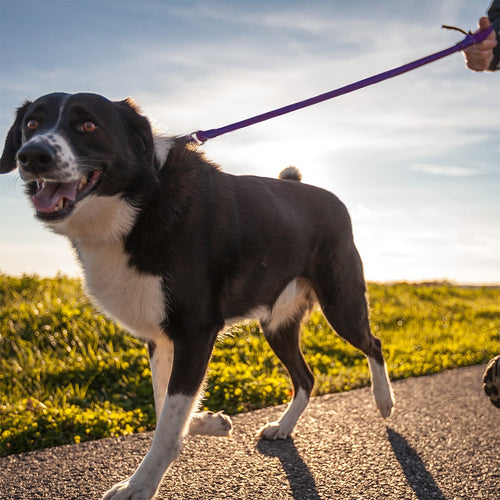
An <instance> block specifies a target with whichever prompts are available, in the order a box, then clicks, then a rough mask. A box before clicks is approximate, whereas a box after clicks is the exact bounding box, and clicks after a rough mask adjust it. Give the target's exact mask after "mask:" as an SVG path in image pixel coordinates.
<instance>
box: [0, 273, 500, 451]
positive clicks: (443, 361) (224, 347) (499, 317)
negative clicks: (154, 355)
mask: <svg viewBox="0 0 500 500" xmlns="http://www.w3.org/2000/svg"><path fill="white" fill-rule="evenodd" d="M369 297H370V304H371V324H372V328H373V331H374V333H375V334H376V335H377V336H379V337H380V338H381V339H382V341H383V343H384V351H385V355H386V358H387V362H388V366H389V372H390V375H391V378H392V379H393V380H395V379H399V378H404V377H411V376H419V375H426V374H430V373H435V372H439V371H442V370H446V369H449V368H455V367H459V366H468V365H473V364H478V363H484V362H486V361H487V360H488V359H489V358H490V357H492V356H493V355H494V354H497V353H500V289H497V288H461V287H455V286H451V285H447V284H431V285H411V284H404V283H401V284H390V285H388V284H369ZM303 349H304V352H305V355H306V358H307V360H308V362H309V364H310V365H311V367H312V369H313V371H314V374H315V376H316V386H315V393H316V394H325V393H328V392H335V391H346V390H349V389H352V388H355V387H361V386H364V385H367V384H368V383H369V377H368V367H367V363H366V361H365V359H364V356H363V355H362V354H361V353H360V352H359V351H357V350H356V349H354V348H352V347H351V346H350V345H348V344H347V343H346V342H344V341H343V340H341V339H340V338H339V337H338V336H336V335H335V334H334V333H333V332H332V331H331V329H330V328H329V326H328V325H327V324H326V323H325V321H324V320H323V318H322V316H321V314H320V313H319V312H314V313H313V314H312V316H311V318H310V319H309V321H307V322H306V323H305V324H304V329H303ZM478 384H479V381H478ZM205 395H206V399H205V401H204V406H205V408H206V409H210V410H214V411H218V410H224V411H225V412H227V413H229V414H234V413H238V412H243V411H248V410H252V409H255V408H259V407H263V406H268V405H274V404H279V403H283V402H286V401H288V400H289V398H290V396H291V387H290V383H289V380H288V377H287V376H286V373H285V371H284V369H283V368H282V367H281V365H280V364H279V363H278V361H277V359H276V358H275V357H274V355H273V354H272V353H271V351H270V349H269V347H268V346H267V344H266V343H265V341H264V340H263V337H262V335H261V334H260V332H259V328H258V326H257V324H253V323H250V324H245V325H240V326H237V327H235V328H233V329H232V330H231V334H230V335H228V336H226V337H225V338H224V339H223V340H222V341H220V342H219V343H218V344H217V346H216V348H215V351H214V356H213V359H212V362H211V364H210V373H209V379H208V384H207V387H206V393H205ZM154 425H155V417H154V407H153V393H152V388H151V372H150V370H149V364H148V356H147V350H146V348H145V347H144V345H143V344H142V343H141V342H139V341H138V340H136V339H134V338H132V337H130V336H128V335H126V334H125V333H124V332H123V331H122V330H121V329H120V327H119V326H117V325H116V324H114V323H112V322H110V321H108V320H107V319H106V318H105V317H104V316H103V315H102V314H100V313H99V312H98V311H97V310H96V309H95V308H93V307H92V305H91V303H90V302H89V300H88V299H87V298H86V297H85V295H84V293H83V291H82V287H81V283H80V282H79V281H78V280H74V279H69V278H65V277H62V276H59V277H56V278H53V279H42V278H38V277H36V276H23V277H20V278H15V277H9V276H5V275H1V274H0V456H2V455H7V454H10V453H18V452H21V451H28V450H34V449H39V448H44V447H50V446H54V445H59V444H65V443H75V442H76V443H78V442H80V441H86V440H91V439H99V438H102V437H108V436H118V435H122V434H129V433H132V432H140V431H144V430H148V429H153V428H154Z"/></svg>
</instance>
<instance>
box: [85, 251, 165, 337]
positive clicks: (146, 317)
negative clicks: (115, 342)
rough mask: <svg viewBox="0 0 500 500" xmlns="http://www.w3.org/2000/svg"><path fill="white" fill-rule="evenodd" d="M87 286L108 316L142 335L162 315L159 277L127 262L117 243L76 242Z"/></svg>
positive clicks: (148, 333)
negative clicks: (137, 269) (80, 243)
mask: <svg viewBox="0 0 500 500" xmlns="http://www.w3.org/2000/svg"><path fill="white" fill-rule="evenodd" d="M79 253H80V260H81V261H82V265H83V268H84V270H85V282H86V286H87V290H88V291H89V294H90V295H92V297H94V298H95V300H96V301H97V303H98V304H99V305H100V306H101V307H102V308H103V309H104V311H105V312H106V313H108V314H109V315H110V316H111V317H112V318H114V319H116V320H117V321H118V322H119V323H121V324H122V325H123V326H124V327H125V328H127V329H128V330H130V332H131V333H133V334H136V335H137V336H139V337H141V338H145V339H150V338H153V337H155V336H156V334H157V333H158V330H159V325H160V323H161V322H162V321H163V320H164V319H165V303H164V295H163V292H162V287H161V279H160V278H159V277H157V276H152V275H149V274H143V273H139V272H138V271H136V270H135V269H134V268H132V267H130V266H129V263H128V256H127V254H126V253H125V252H124V251H123V246H122V245H121V244H120V243H113V244H110V243H108V244H107V245H101V246H100V245H95V244H90V245H89V244H87V245H81V246H79Z"/></svg>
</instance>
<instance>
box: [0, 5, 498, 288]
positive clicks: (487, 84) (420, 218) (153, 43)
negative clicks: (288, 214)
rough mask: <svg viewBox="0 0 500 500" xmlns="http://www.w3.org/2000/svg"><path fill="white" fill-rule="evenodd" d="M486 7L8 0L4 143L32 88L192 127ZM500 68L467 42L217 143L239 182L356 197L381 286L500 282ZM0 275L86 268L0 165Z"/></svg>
mask: <svg viewBox="0 0 500 500" xmlns="http://www.w3.org/2000/svg"><path fill="white" fill-rule="evenodd" d="M487 8H488V0H486V1H482V0H443V1H440V2H436V1H435V0H419V1H418V2H401V1H396V0H379V1H377V2H373V1H372V0H350V1H346V0H342V1H341V0H338V1H333V0H331V1H317V0H308V1H307V2H300V1H298V0H288V1H285V0H280V1H276V0H275V1H272V0H266V1H263V0H253V1H244V0H233V1H220V0H207V1H203V2H202V1H192V0H184V1H180V0H179V1H151V0H145V1H127V0H121V1H106V0H100V1H97V0H86V1H72V0H66V1H60V0H58V1H49V0H38V1H25V0H14V1H10V0H0V137H1V138H2V141H3V140H4V138H5V136H6V134H7V132H8V130H9V128H10V125H11V124H12V122H13V119H14V113H15V109H16V108H17V107H18V106H19V105H20V104H21V103H22V102H23V101H24V100H25V99H36V98H37V97H39V96H41V95H44V94H47V93H50V92H55V91H65V92H70V93H72V92H82V91H83V92H95V93H99V94H103V95H105V96H106V97H108V98H110V99H112V100H121V99H124V98H126V97H129V96H131V97H133V98H134V99H135V100H136V102H137V103H138V104H139V106H140V107H141V109H142V112H143V113H144V114H145V115H146V116H148V117H149V119H150V120H151V122H152V124H153V126H154V127H155V128H156V129H157V130H158V131H160V132H162V133H166V134H172V135H177V134H185V133H190V132H193V131H196V130H199V129H210V128H215V127H219V126H223V125H226V124H228V123H232V122H235V121H239V120H241V119H244V118H248V117H250V116H253V115H255V114H258V113H262V112H265V111H268V110H271V109H274V108H278V107H281V106H284V105H287V104H290V103H292V102H295V101H298V100H303V99H306V98H308V97H311V96H314V95H317V94H321V93H323V92H327V91H329V90H332V89H335V88H337V87H341V86H344V85H346V84H349V83H351V82H354V81H357V80H360V79H363V78H366V77H368V76H371V75H373V74H376V73H380V72H382V71H386V70H388V69H391V68H394V67H397V66H400V65H402V64H405V63H407V62H410V61H413V60H415V59H419V58H421V57H423V56H426V55H428V54H430V53H434V52H437V51H440V50H442V49H444V48H447V47H449V46H451V45H454V44H455V43H456V42H457V41H459V40H460V39H461V38H462V35H461V34H460V33H458V32H453V31H446V30H442V29H441V24H451V25H455V26H459V27H461V28H464V29H466V30H468V29H475V28H476V26H477V22H478V19H479V17H480V16H481V15H483V14H484V13H485V11H486V10H487ZM499 88H500V72H498V73H474V72H472V71H470V70H468V69H466V68H465V65H464V60H463V56H462V54H460V53H457V54H454V55H452V56H449V57H447V58H445V59H442V60H440V61H438V62H434V63H432V64H431V65H428V66H425V67H423V68H420V69H417V70H415V71H413V72H411V73H407V74H405V75H402V76H399V77H396V78H393V79H390V80H388V81H385V82H383V83H379V84H377V85H376V86H371V87H368V88H365V89H363V90H360V91H358V92H355V93H352V94H349V95H345V96H342V97H340V98H337V99H334V100H331V101H327V102H325V103H322V104H320V105H317V106H314V107H311V108H308V109H306V110H301V111H299V112H296V113H293V114H290V115H286V116H283V117H280V118H276V119H274V120H271V121H268V122H266V123H262V124H259V125H255V126H253V127H250V128H247V129H244V130H240V131H237V132H233V133H231V134H228V135H225V136H222V137H219V138H216V139H213V140H211V141H209V142H207V143H206V144H205V145H204V146H203V147H202V149H203V151H204V152H205V153H206V155H207V156H208V158H210V159H211V160H213V161H215V162H217V163H219V164H220V165H221V166H222V168H223V170H225V171H226V172H230V173H233V174H235V175H242V174H255V175H263V176H268V177H275V176H277V174H278V173H279V172H280V171H281V170H282V169H283V168H284V167H286V166H288V165H295V166H297V167H298V168H299V169H300V170H301V172H302V175H303V182H306V183H309V184H314V185H317V186H320V187H323V188H325V189H328V190H330V191H332V192H334V193H335V194H336V195H337V196H338V197H339V198H340V199H341V200H342V201H343V202H344V203H345V204H346V205H347V207H348V209H349V211H350V214H351V217H352V221H353V227H354V236H355V241H356V245H357V247H358V250H359V252H360V254H361V257H362V259H363V262H364V268H365V276H366V278H367V279H368V280H371V281H430V280H432V281H434V280H449V281H452V282H456V283H463V284H499V283H500V223H499V216H500V201H499V188H500V140H499V137H500V113H499V110H500V92H499V91H498V90H499ZM0 213H1V217H0V234H1V235H2V236H1V237H0V272H3V273H8V274H14V275H19V274H22V273H38V274H40V275H46V276H52V275H55V274H56V273H57V272H62V273H64V274H69V275H78V274H79V273H80V271H79V266H78V262H77V260H76V258H75V256H74V254H73V251H72V250H71V248H70V245H69V244H68V243H67V242H66V240H65V239H64V238H63V237H61V236H57V235H54V234H52V233H50V232H49V231H48V230H47V229H46V228H44V227H43V226H42V225H41V224H40V223H38V222H37V221H36V220H35V219H34V217H33V214H32V209H31V206H30V202H29V201H28V200H27V199H26V197H25V195H24V190H23V185H22V181H21V180H20V179H19V176H18V174H17V172H16V173H12V174H7V175H3V176H0Z"/></svg>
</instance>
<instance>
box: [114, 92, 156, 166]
mask: <svg viewBox="0 0 500 500" xmlns="http://www.w3.org/2000/svg"><path fill="white" fill-rule="evenodd" d="M115 104H116V106H117V107H118V109H119V111H120V113H121V115H122V117H123V118H124V120H125V123H126V124H127V128H128V130H129V132H131V135H132V138H133V139H134V144H135V145H136V149H137V153H139V156H140V157H141V158H146V159H147V160H148V162H149V163H151V164H152V162H153V154H154V141H153V132H152V130H151V124H150V123H149V120H148V119H147V118H146V117H145V116H142V115H141V111H140V109H139V107H138V106H137V104H135V102H134V101H133V99H130V98H129V99H125V100H124V101H118V102H115Z"/></svg>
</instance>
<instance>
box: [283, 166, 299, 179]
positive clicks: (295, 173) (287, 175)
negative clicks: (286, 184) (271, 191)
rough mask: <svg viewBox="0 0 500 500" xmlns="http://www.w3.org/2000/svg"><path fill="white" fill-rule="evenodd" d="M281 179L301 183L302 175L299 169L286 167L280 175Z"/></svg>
mask: <svg viewBox="0 0 500 500" xmlns="http://www.w3.org/2000/svg"><path fill="white" fill-rule="evenodd" d="M278 178H279V179H285V180H287V181H297V182H300V181H301V180H302V174H301V173H300V170H299V169H298V168H297V167H292V166H291V167H286V168H284V169H283V170H282V171H281V172H280V175H278Z"/></svg>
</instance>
